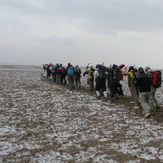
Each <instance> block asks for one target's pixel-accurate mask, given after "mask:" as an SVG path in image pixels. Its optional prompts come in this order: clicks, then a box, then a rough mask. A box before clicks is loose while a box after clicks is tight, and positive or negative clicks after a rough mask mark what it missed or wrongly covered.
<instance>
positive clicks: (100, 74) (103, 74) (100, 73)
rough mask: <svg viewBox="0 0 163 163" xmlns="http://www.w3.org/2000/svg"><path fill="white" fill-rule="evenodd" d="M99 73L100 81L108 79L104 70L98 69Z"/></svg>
mask: <svg viewBox="0 0 163 163" xmlns="http://www.w3.org/2000/svg"><path fill="white" fill-rule="evenodd" d="M98 73H99V78H100V79H104V78H106V74H105V70H104V69H103V68H98Z"/></svg>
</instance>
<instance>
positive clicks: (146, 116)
mask: <svg viewBox="0 0 163 163" xmlns="http://www.w3.org/2000/svg"><path fill="white" fill-rule="evenodd" d="M150 115H151V114H150V113H145V114H144V116H143V117H144V118H148V117H149V116H150Z"/></svg>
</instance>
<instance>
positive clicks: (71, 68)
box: [67, 66, 75, 76]
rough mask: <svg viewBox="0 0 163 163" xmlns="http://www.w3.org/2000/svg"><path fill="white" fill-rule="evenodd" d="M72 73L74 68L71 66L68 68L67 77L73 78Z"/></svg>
mask: <svg viewBox="0 0 163 163" xmlns="http://www.w3.org/2000/svg"><path fill="white" fill-rule="evenodd" d="M74 73H75V68H74V67H73V66H70V67H69V68H68V72H67V74H68V75H69V76H74Z"/></svg>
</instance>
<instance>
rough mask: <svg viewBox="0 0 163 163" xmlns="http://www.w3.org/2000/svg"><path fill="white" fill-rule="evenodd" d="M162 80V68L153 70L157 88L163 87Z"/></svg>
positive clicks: (154, 84) (153, 83)
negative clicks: (162, 85)
mask: <svg viewBox="0 0 163 163" xmlns="http://www.w3.org/2000/svg"><path fill="white" fill-rule="evenodd" d="M161 82H162V77H161V71H160V70H157V71H153V72H152V85H153V86H154V87H155V88H159V87H161Z"/></svg>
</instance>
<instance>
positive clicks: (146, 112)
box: [43, 63, 162, 117]
mask: <svg viewBox="0 0 163 163" xmlns="http://www.w3.org/2000/svg"><path fill="white" fill-rule="evenodd" d="M123 68H124V70H123ZM43 69H44V76H45V77H47V78H50V80H52V81H54V82H55V83H57V84H66V82H67V80H68V84H69V88H70V90H73V89H80V88H81V81H80V80H81V75H82V71H81V69H80V68H79V66H78V65H76V66H73V65H72V64H70V63H68V65H67V67H64V66H62V64H60V65H59V64H56V65H54V64H43ZM153 74H154V73H153V71H152V70H151V69H150V67H149V66H147V67H146V68H145V69H143V68H142V67H140V68H138V69H136V68H135V66H125V65H124V64H121V65H116V64H113V65H111V66H109V67H106V66H105V65H104V64H97V65H96V66H95V67H94V66H93V65H92V64H91V63H89V64H88V65H87V67H86V69H85V71H84V72H83V76H87V84H88V85H89V89H90V91H95V93H96V95H97V98H101V97H102V98H103V100H104V101H107V100H108V91H107V89H109V92H110V93H109V94H110V97H111V102H115V101H116V100H117V99H118V98H119V97H123V96H124V94H123V89H122V87H123V77H124V75H125V76H127V78H128V87H129V88H130V92H131V96H132V99H133V101H131V102H132V103H134V104H135V106H134V107H133V108H134V109H139V108H140V107H142V109H143V116H144V117H149V116H150V114H151V111H152V110H158V109H159V108H160V106H159V103H158V100H157V99H156V97H155V93H156V89H157V88H158V87H160V86H161V82H162V79H161V71H159V75H160V76H157V80H158V81H157V86H156V85H154V84H153V80H154V79H153V78H154V77H153V76H154V75H153ZM155 80H156V79H155ZM158 82H159V84H158Z"/></svg>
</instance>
